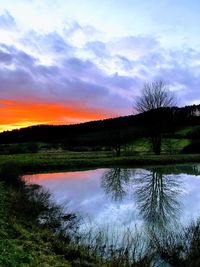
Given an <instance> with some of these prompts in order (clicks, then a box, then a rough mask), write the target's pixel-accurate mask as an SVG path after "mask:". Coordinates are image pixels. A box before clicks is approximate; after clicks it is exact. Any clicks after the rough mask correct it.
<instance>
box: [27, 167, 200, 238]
mask: <svg viewBox="0 0 200 267" xmlns="http://www.w3.org/2000/svg"><path fill="white" fill-rule="evenodd" d="M25 179H26V180H28V181H29V182H31V183H37V184H39V185H42V186H43V187H44V188H45V189H47V190H49V192H50V193H51V194H52V198H53V199H54V201H55V202H57V203H59V204H63V203H64V205H65V209H66V212H68V213H76V214H78V215H79V216H81V217H82V218H83V221H82V224H81V226H80V229H81V230H82V231H85V230H86V228H87V227H88V225H90V226H92V227H93V228H95V229H97V228H98V229H109V230H108V233H109V234H110V237H109V238H111V235H112V236H113V233H115V234H116V233H117V235H118V242H120V241H119V240H120V237H121V238H122V237H123V236H124V233H125V232H126V231H127V229H129V231H132V232H134V231H135V229H137V230H138V231H139V232H140V233H145V234H144V235H143V238H147V237H149V236H150V235H157V236H158V237H159V238H162V237H164V236H165V235H167V234H169V233H172V232H178V231H179V230H180V229H181V228H182V227H187V226H189V225H190V224H191V222H193V221H196V220H197V219H198V218H199V217H200V194H199V190H200V164H191V165H184V166H163V167H155V168H143V169H141V168H140V169H132V168H128V169H123V168H112V169H96V170H86V171H85V170H84V171H74V172H63V173H47V174H34V175H28V176H25ZM88 222H90V223H89V224H88ZM110 229H112V231H111V230H110ZM133 229H134V230H133ZM111 232H112V234H111ZM140 238H141V237H140Z"/></svg>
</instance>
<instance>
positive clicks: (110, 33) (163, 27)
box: [0, 0, 200, 131]
mask: <svg viewBox="0 0 200 267" xmlns="http://www.w3.org/2000/svg"><path fill="white" fill-rule="evenodd" d="M199 24H200V2H199V1H198V0H190V1H188V0H162V1H157V0H143V1H141V0H101V1H100V0H6V1H4V0H0V113H1V119H0V131H4V130H11V129H14V128H20V127H25V126H29V125H37V124H72V123H80V122H85V121H90V120H97V119H104V118H109V117H117V116H124V115H129V114H132V112H133V103H134V101H135V99H136V98H137V97H138V96H140V94H141V91H142V88H143V85H144V83H145V82H151V81H154V80H160V79H162V80H164V81H166V82H167V84H168V85H169V88H170V90H171V91H173V92H174V94H175V95H176V98H177V104H178V105H179V106H184V105H191V104H199V103H200V88H199V86H200V30H199Z"/></svg>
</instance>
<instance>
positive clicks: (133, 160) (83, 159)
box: [0, 152, 200, 172]
mask: <svg viewBox="0 0 200 267" xmlns="http://www.w3.org/2000/svg"><path fill="white" fill-rule="evenodd" d="M6 162H15V163H17V164H19V165H20V166H21V168H22V170H23V171H24V172H34V171H53V170H55V171H56V170H65V169H71V168H92V167H114V166H129V167H136V166H145V165H159V164H160V165H162V164H177V163H190V162H200V154H187V155H185V154H176V155H170V154H169V155H166V154H163V155H133V156H121V157H114V156H112V153H111V152H46V153H42V152H41V153H35V154H17V155H0V167H1V166H2V165H4V164H6Z"/></svg>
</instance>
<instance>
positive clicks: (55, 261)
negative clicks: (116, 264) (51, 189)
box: [0, 182, 100, 267]
mask: <svg viewBox="0 0 200 267" xmlns="http://www.w3.org/2000/svg"><path fill="white" fill-rule="evenodd" d="M38 196H39V195H38ZM42 197H44V195H42ZM23 200H26V201H27V202H28V205H26V203H24V202H23ZM35 200H36V199H35ZM32 201H33V200H31V201H29V200H28V199H26V197H25V195H24V191H23V190H22V191H21V189H17V190H16V188H10V187H8V186H7V185H5V183H3V182H0V266H1V267H36V266H37V267H50V266H51V267H62V266H63V267H75V266H77V267H79V266H85V267H95V266H100V264H99V262H98V258H95V257H92V255H91V254H90V253H89V251H87V250H86V249H84V247H81V246H79V247H78V248H77V247H76V246H73V245H72V244H71V243H70V242H69V240H68V239H67V237H66V236H65V235H63V236H61V235H59V232H57V233H56V232H55V229H53V228H54V227H52V225H44V224H43V225H42V224H40V223H38V220H37V216H36V214H35V211H36V210H35V208H34V207H33V206H32V207H31V203H32ZM40 201H41V200H39V202H40ZM39 202H37V201H36V202H35V201H34V205H36V206H37V205H38V203H39ZM39 204H40V205H43V204H42V203H39ZM40 208H41V207H40ZM51 208H52V207H51ZM28 213H29V214H30V215H28ZM52 222H53V221H52V220H51V223H52Z"/></svg>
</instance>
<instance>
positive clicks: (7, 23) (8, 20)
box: [0, 11, 16, 30]
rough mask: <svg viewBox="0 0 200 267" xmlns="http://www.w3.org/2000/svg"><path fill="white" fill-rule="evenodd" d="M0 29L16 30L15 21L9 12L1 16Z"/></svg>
mask: <svg viewBox="0 0 200 267" xmlns="http://www.w3.org/2000/svg"><path fill="white" fill-rule="evenodd" d="M0 28H1V29H4V30H15V29H16V22H15V19H14V18H13V17H12V16H11V15H10V13H9V12H8V11H6V12H4V13H3V14H2V15H0Z"/></svg>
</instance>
